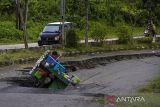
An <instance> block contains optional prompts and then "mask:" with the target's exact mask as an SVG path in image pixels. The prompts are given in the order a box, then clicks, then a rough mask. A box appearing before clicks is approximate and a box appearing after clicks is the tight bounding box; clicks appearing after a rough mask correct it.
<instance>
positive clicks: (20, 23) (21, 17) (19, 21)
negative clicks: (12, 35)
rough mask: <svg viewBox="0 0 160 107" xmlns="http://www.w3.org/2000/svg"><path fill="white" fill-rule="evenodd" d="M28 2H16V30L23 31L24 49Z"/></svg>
mask: <svg viewBox="0 0 160 107" xmlns="http://www.w3.org/2000/svg"><path fill="white" fill-rule="evenodd" d="M28 4H29V0H24V1H22V0H16V28H17V29H19V30H22V31H23V40H24V45H25V48H26V49H27V48H28V33H27V17H28ZM23 7H24V8H23Z"/></svg>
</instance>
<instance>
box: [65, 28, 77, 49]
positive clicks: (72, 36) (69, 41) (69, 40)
mask: <svg viewBox="0 0 160 107" xmlns="http://www.w3.org/2000/svg"><path fill="white" fill-rule="evenodd" d="M78 41H79V37H78V34H77V33H76V30H75V29H70V30H68V31H67V34H66V46H67V47H77V46H78Z"/></svg>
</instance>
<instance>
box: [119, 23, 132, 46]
mask: <svg viewBox="0 0 160 107" xmlns="http://www.w3.org/2000/svg"><path fill="white" fill-rule="evenodd" d="M117 36H118V38H119V43H124V44H126V43H132V40H133V37H132V31H131V28H130V27H128V26H125V25H123V26H121V27H119V28H118V30H117Z"/></svg>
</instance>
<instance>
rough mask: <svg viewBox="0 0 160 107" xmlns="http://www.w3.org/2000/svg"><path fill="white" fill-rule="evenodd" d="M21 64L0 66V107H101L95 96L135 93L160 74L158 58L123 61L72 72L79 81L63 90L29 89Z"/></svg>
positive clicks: (159, 58) (25, 72) (30, 86)
mask: <svg viewBox="0 0 160 107" xmlns="http://www.w3.org/2000/svg"><path fill="white" fill-rule="evenodd" d="M24 67H27V66H11V67H5V68H0V84H1V85H0V104H1V107H75V106H76V107H86V106H87V107H104V105H103V104H101V103H99V102H98V100H97V99H96V98H95V95H98V94H106V95H129V94H131V93H135V92H136V90H137V89H138V88H139V87H140V86H142V85H145V84H147V83H148V82H149V81H150V80H152V79H154V78H155V77H157V76H159V75H160V57H156V56H154V57H148V58H144V59H131V60H123V61H118V62H114V63H111V64H107V65H104V66H102V65H98V66H97V67H96V68H92V69H83V70H79V71H77V72H74V73H75V74H77V75H78V76H79V77H80V78H81V84H80V85H79V86H76V87H73V86H69V87H67V88H66V89H65V90H63V91H53V90H49V89H38V88H33V87H32V85H30V84H31V83H30V82H29V81H28V80H27V79H26V78H27V77H28V75H27V70H26V69H23V68H24ZM28 69H29V68H28ZM21 70H22V71H23V72H22V71H21ZM25 70H26V71H25ZM106 107H107V105H106Z"/></svg>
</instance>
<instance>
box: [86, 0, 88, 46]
mask: <svg viewBox="0 0 160 107" xmlns="http://www.w3.org/2000/svg"><path fill="white" fill-rule="evenodd" d="M85 8H86V32H85V44H86V46H88V26H89V25H88V24H89V22H88V11H89V0H85Z"/></svg>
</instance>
